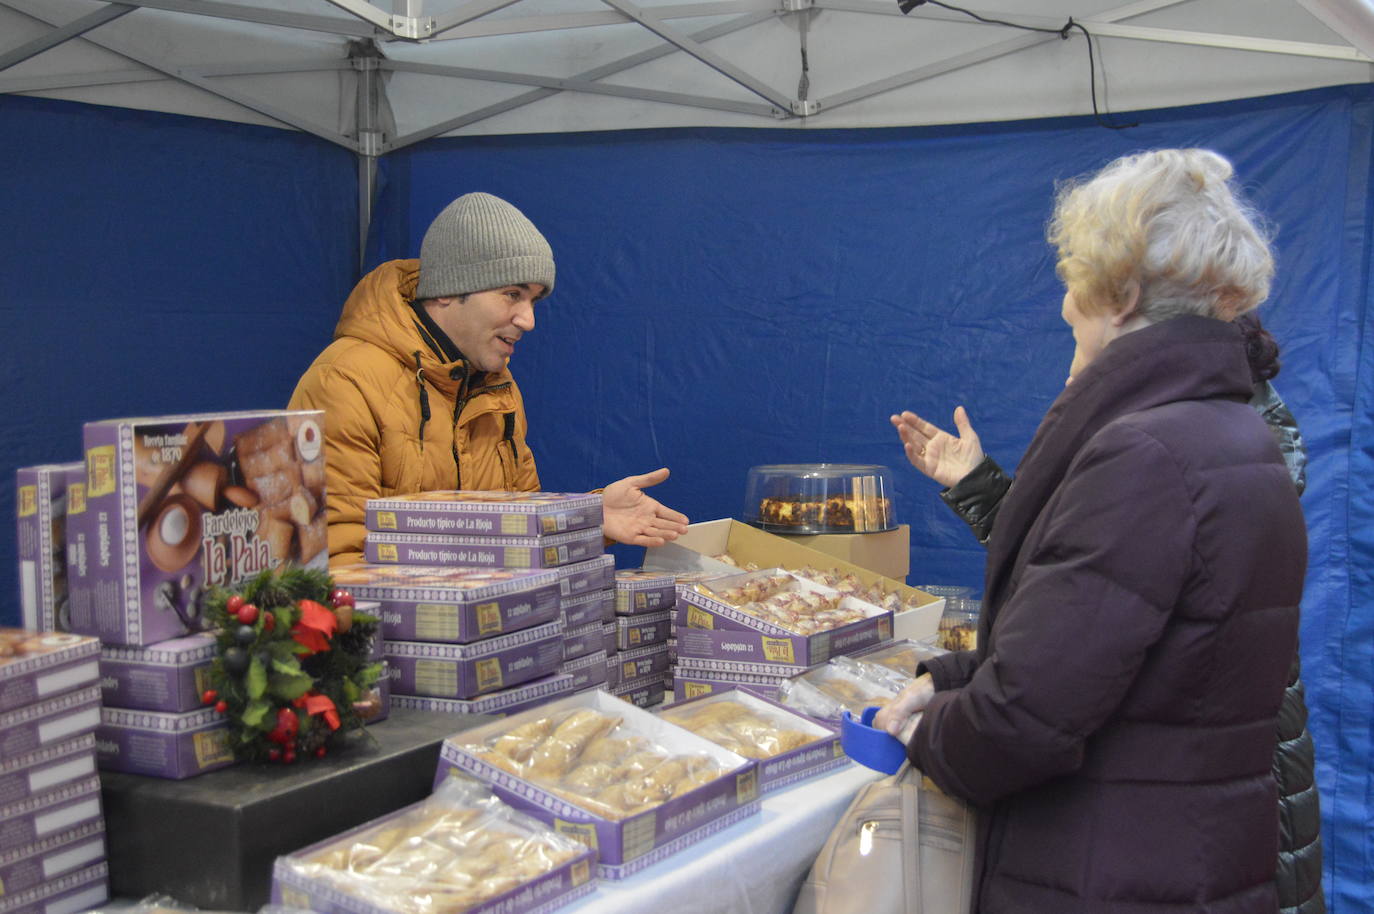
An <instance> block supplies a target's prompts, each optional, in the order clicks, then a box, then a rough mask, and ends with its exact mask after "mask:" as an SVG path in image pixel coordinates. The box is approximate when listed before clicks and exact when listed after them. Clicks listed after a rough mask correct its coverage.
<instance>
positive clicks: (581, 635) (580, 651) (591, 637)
mask: <svg viewBox="0 0 1374 914" xmlns="http://www.w3.org/2000/svg"><path fill="white" fill-rule="evenodd" d="M605 643H606V638H605V633H604V632H603V631H602V630H601V623H600V622H593V623H592V624H591V625H584V626H582V627H581V628H575V629H573V630H572V631H570V632H567V633H566V634H565V635H564V636H563V659H564V660H572V659H573V658H574V657H585V656H587V655H588V654H591V653H593V652H596V651H601V652H603V653H604V652H605V649H606V648H605Z"/></svg>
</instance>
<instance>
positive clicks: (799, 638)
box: [676, 569, 892, 666]
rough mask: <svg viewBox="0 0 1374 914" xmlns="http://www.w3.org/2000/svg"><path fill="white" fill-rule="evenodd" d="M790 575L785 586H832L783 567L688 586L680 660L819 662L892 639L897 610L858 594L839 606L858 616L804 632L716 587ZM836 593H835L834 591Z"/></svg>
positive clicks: (681, 613) (680, 615) (680, 618)
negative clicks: (755, 612) (756, 612)
mask: <svg viewBox="0 0 1374 914" xmlns="http://www.w3.org/2000/svg"><path fill="white" fill-rule="evenodd" d="M768 577H773V578H781V577H786V578H787V579H788V583H787V584H786V585H785V587H786V588H789V589H792V590H794V591H797V592H815V593H822V594H824V593H825V592H826V591H827V590H829V588H824V587H820V586H818V585H815V584H812V583H810V582H808V581H802V580H799V579H797V578H794V577H792V576H791V575H788V574H787V573H786V572H783V571H780V570H778V569H773V570H768V571H760V572H750V573H749V574H745V575H738V576H732V577H729V578H721V579H719V580H717V581H715V582H712V583H711V584H709V585H707V584H698V585H694V586H693V587H691V588H684V589H683V590H682V591H681V593H680V596H681V602H680V603H679V604H678V609H677V617H676V619H677V627H676V634H677V653H678V656H679V657H681V658H687V657H703V658H710V659H718V660H751V661H754V662H758V663H786V664H795V665H799V666H815V665H817V664H821V663H825V662H826V661H827V660H829V659H830V658H831V657H835V656H839V655H841V654H848V653H853V652H854V651H858V650H862V649H864V648H866V647H871V646H873V645H875V644H879V643H881V642H884V641H890V640H892V613H891V612H890V611H888V610H885V609H881V608H879V607H877V606H874V605H873V604H871V603H865V602H864V601H862V600H859V599H857V598H855V597H843V598H842V599H841V600H840V601H839V607H840V608H841V609H843V610H845V611H846V612H849V613H852V614H854V615H857V616H858V617H859V618H858V619H857V620H856V621H854V622H850V623H848V624H846V625H840V626H838V627H836V628H832V629H828V630H825V631H819V632H816V633H814V634H810V635H800V634H797V633H796V632H794V631H791V630H789V629H786V628H783V627H781V626H779V625H775V624H773V623H771V622H767V621H764V620H763V619H760V618H758V617H757V616H752V615H750V614H749V613H746V612H744V611H742V610H741V609H739V608H737V607H735V606H733V605H732V604H730V603H729V602H727V601H726V600H724V599H722V598H721V597H720V596H719V595H718V590H716V589H713V588H721V589H724V588H727V587H729V586H731V584H730V582H735V583H736V584H738V583H739V582H743V581H752V580H761V579H765V578H768ZM829 595H831V596H833V591H831V593H830V594H829Z"/></svg>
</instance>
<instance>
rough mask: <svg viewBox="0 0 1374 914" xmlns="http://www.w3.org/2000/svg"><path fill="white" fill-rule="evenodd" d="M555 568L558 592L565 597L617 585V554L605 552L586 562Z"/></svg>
mask: <svg viewBox="0 0 1374 914" xmlns="http://www.w3.org/2000/svg"><path fill="white" fill-rule="evenodd" d="M554 570H555V571H556V572H558V592H559V594H561V595H562V596H565V597H575V596H577V595H578V594H580V593H586V592H587V591H589V590H608V589H610V588H611V587H613V586H615V556H613V555H609V554H607V553H604V552H603V553H602V554H601V555H598V556H596V557H595V558H590V559H587V560H586V561H584V562H572V563H570V564H567V565H559V566H558V567H557V568H556V569H554Z"/></svg>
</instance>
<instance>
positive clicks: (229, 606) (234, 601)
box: [224, 594, 244, 616]
mask: <svg viewBox="0 0 1374 914" xmlns="http://www.w3.org/2000/svg"><path fill="white" fill-rule="evenodd" d="M243 604H244V599H243V597H241V596H239V595H238V594H234V595H233V596H231V597H230V598H229V599H227V600H225V601H224V611H225V612H227V613H228V614H229V615H231V616H236V615H238V612H239V608H240V607H241V606H243Z"/></svg>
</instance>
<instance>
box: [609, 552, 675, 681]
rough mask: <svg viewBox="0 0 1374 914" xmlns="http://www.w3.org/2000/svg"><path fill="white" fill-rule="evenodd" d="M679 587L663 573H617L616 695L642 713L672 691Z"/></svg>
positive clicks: (670, 576) (669, 575) (613, 674)
mask: <svg viewBox="0 0 1374 914" xmlns="http://www.w3.org/2000/svg"><path fill="white" fill-rule="evenodd" d="M676 600H677V582H676V581H675V580H674V578H673V575H672V574H670V573H668V572H663V571H645V570H643V569H636V570H630V571H617V572H616V574H615V613H616V619H615V628H616V632H615V635H616V647H617V648H618V650H619V654H618V655H617V656H616V663H615V667H616V670H615V672H614V673H612V681H611V682H609V683H608V686H609V688H610V690H611V692H612V693H613V694H615V695H619V696H620V697H621V698H624V699H625V700H626V701H629V702H632V703H634V704H636V705H638V706H639V707H641V708H647V707H649V706H651V705H656V704H658V703H659V702H661V701H663V696H664V693H665V691H666V690H668V689H671V688H672V660H671V658H670V657H669V654H668V635H669V627H670V626H671V625H672V620H673V607H674V605H675V603H676Z"/></svg>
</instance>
